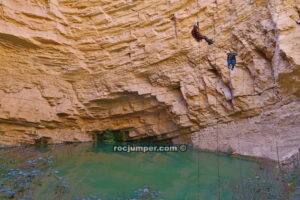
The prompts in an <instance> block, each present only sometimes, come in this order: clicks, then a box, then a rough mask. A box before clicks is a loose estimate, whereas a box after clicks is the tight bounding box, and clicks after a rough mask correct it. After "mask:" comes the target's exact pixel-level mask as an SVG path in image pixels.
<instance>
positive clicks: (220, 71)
mask: <svg viewBox="0 0 300 200" xmlns="http://www.w3.org/2000/svg"><path fill="white" fill-rule="evenodd" d="M299 9H300V0H281V1H278V0H244V1H241V0H216V1H215V2H214V1H206V0H193V1H189V0H148V1H145V0H117V1H116V0H107V1H101V0H88V1H87V0H84V1H75V0H1V1H0V17H1V18H0V143H1V144H2V145H16V144H28V143H29V144H30V143H34V142H35V141H37V140H38V139H40V138H43V137H44V138H47V139H48V140H49V141H50V142H66V141H90V140H92V138H93V134H101V133H102V132H103V131H104V130H106V129H113V130H121V131H122V132H124V133H126V134H128V136H129V137H130V139H132V140H135V139H141V138H147V137H149V136H155V137H154V138H156V139H157V140H163V139H172V140H173V142H175V143H189V144H193V145H194V146H195V147H198V148H202V149H209V150H216V149H219V150H221V151H227V150H228V149H232V150H233V151H234V153H237V154H242V155H249V156H261V157H268V158H272V159H277V158H278V157H279V159H285V158H287V157H289V156H290V155H292V154H293V153H294V152H296V151H297V150H298V148H299V144H300V106H299V97H300V92H299V82H300V68H299V66H300V25H299V24H297V23H296V22H297V21H299V18H300V14H299ZM197 21H199V24H200V31H201V32H202V34H203V35H206V36H207V37H209V38H212V39H213V40H214V41H215V43H214V45H211V46H208V45H207V43H206V42H205V41H202V42H200V43H197V42H196V41H195V40H194V39H193V38H192V37H191V34H190V31H191V28H192V26H193V24H194V23H196V22H197ZM230 49H231V50H233V51H236V52H237V53H238V57H237V58H238V63H237V66H236V68H235V70H234V71H229V70H228V68H227V63H226V53H225V51H227V50H230ZM216 124H219V125H216ZM277 152H279V154H278V153H277Z"/></svg>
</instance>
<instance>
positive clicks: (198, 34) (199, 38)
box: [191, 22, 214, 45]
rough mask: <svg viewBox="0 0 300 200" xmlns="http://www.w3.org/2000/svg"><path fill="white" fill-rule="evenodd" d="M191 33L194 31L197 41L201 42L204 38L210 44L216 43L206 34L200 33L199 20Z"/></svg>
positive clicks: (193, 34)
mask: <svg viewBox="0 0 300 200" xmlns="http://www.w3.org/2000/svg"><path fill="white" fill-rule="evenodd" d="M191 33H192V36H193V37H194V38H195V40H196V41H197V42H200V41H201V40H202V39H204V40H205V41H206V42H207V44H208V45H212V44H213V43H214V41H213V40H210V39H208V38H207V37H206V36H204V35H201V34H200V32H199V22H197V23H196V24H195V25H194V27H193V30H192V32H191Z"/></svg>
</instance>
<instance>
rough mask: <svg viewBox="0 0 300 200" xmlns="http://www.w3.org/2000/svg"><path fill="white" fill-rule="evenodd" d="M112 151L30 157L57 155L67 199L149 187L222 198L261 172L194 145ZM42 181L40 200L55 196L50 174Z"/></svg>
mask: <svg viewBox="0 0 300 200" xmlns="http://www.w3.org/2000/svg"><path fill="white" fill-rule="evenodd" d="M112 149H113V147H112V144H97V145H95V144H91V143H83V144H73V145H57V146H48V147H47V148H31V150H30V152H31V153H30V155H31V156H33V155H34V156H49V155H51V156H53V157H54V161H55V164H54V168H53V170H54V169H55V170H57V171H59V176H62V177H65V178H66V180H67V183H68V185H69V186H70V189H69V191H68V195H67V196H66V197H64V198H61V199H76V198H77V197H81V198H82V197H86V196H89V195H91V194H92V195H96V196H98V197H101V199H102V200H117V199H122V200H123V199H124V200H125V199H130V198H131V197H132V196H134V191H135V190H137V189H139V188H145V187H147V188H151V190H153V191H159V192H160V194H161V196H162V198H161V199H165V200H198V199H199V200H217V199H218V196H219V195H220V197H221V199H222V200H231V199H232V193H233V188H234V185H235V184H237V183H238V182H239V181H240V180H243V179H247V178H253V177H255V176H257V169H258V164H257V163H255V162H253V161H250V160H246V159H240V158H234V157H229V156H225V155H219V156H217V155H216V154H213V153H207V152H200V151H196V150H191V149H190V150H188V151H187V152H164V153H120V152H118V153H116V152H113V151H112ZM17 157H18V156H17ZM20 157H22V156H20ZM218 171H219V172H218ZM218 174H219V176H218ZM42 182H43V183H46V184H44V186H41V187H39V189H37V190H35V192H34V194H33V196H34V199H43V200H47V199H49V200H50V199H54V198H53V196H51V188H52V187H51V185H48V184H47V182H48V180H47V178H43V180H42Z"/></svg>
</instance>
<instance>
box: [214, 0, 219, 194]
mask: <svg viewBox="0 0 300 200" xmlns="http://www.w3.org/2000/svg"><path fill="white" fill-rule="evenodd" d="M214 3H215V9H216V12H214V15H213V31H214V40H215V41H216V35H217V31H216V16H215V13H216V14H217V17H218V1H217V0H215V1H214ZM216 54H217V52H216V48H214V65H215V67H216V68H217V55H216ZM216 76H217V77H216V83H215V87H216V88H215V91H216V101H215V102H216V103H215V108H216V119H217V124H216V129H217V174H218V200H220V199H221V183H220V157H219V154H220V152H219V124H218V123H219V119H218V116H217V115H218V112H217V110H218V91H217V82H218V74H217V75H216Z"/></svg>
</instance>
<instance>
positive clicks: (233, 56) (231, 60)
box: [226, 51, 238, 70]
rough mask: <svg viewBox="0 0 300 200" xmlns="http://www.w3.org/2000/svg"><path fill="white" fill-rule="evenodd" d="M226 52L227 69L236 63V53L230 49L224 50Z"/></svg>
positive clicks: (232, 67)
mask: <svg viewBox="0 0 300 200" xmlns="http://www.w3.org/2000/svg"><path fill="white" fill-rule="evenodd" d="M226 53H227V64H228V69H231V70H233V69H234V66H235V64H236V56H237V55H238V54H236V53H232V52H231V51H229V52H226Z"/></svg>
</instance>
